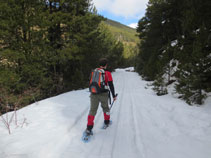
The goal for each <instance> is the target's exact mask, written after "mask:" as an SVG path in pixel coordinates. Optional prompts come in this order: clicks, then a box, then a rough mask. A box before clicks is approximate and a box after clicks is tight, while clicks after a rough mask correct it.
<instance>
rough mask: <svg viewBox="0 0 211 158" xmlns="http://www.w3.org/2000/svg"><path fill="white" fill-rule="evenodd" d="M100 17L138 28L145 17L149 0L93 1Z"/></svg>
mask: <svg viewBox="0 0 211 158" xmlns="http://www.w3.org/2000/svg"><path fill="white" fill-rule="evenodd" d="M92 2H93V4H94V5H95V7H96V8H97V11H98V13H99V14H100V15H102V16H104V17H106V18H109V19H112V20H115V21H118V22H120V23H122V24H125V25H128V26H131V27H136V26H137V23H138V21H139V20H140V19H141V18H142V17H143V16H144V14H145V9H146V7H147V3H148V0H92Z"/></svg>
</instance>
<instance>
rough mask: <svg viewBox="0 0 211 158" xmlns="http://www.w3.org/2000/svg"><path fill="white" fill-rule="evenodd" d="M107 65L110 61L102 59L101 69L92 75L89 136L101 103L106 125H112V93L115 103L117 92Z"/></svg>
mask: <svg viewBox="0 0 211 158" xmlns="http://www.w3.org/2000/svg"><path fill="white" fill-rule="evenodd" d="M107 65H108V61H107V59H106V58H102V59H100V60H99V66H100V67H99V68H96V69H95V70H94V71H92V74H91V78H90V86H89V90H90V92H91V94H90V103H91V105H90V111H89V115H88V123H87V128H86V133H87V134H92V128H93V126H94V118H95V115H96V113H97V109H98V106H99V103H101V107H102V109H103V112H104V124H105V125H107V126H108V125H109V123H110V109H109V105H108V99H109V97H110V92H111V94H112V97H113V100H114V101H115V100H116V98H117V97H116V96H115V90H114V85H113V79H112V75H111V72H109V71H108V70H106V68H107ZM94 80H95V81H96V82H95V81H94ZM100 82H101V85H99V83H100ZM96 84H98V85H96ZM108 87H109V89H110V92H109V89H108Z"/></svg>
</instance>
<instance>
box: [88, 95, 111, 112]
mask: <svg viewBox="0 0 211 158" xmlns="http://www.w3.org/2000/svg"><path fill="white" fill-rule="evenodd" d="M90 103H91V107H90V111H89V115H92V116H95V115H96V113H97V109H98V106H99V103H101V107H102V108H103V112H104V113H109V111H110V110H109V106H108V93H107V92H106V93H100V94H91V95H90Z"/></svg>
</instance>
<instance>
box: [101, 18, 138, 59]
mask: <svg viewBox="0 0 211 158" xmlns="http://www.w3.org/2000/svg"><path fill="white" fill-rule="evenodd" d="M103 23H104V24H105V25H106V26H107V27H108V29H109V30H110V32H111V34H112V35H114V37H115V38H116V39H117V40H119V41H121V42H122V43H123V44H124V57H125V58H130V57H134V56H135V54H136V53H137V49H138V48H137V44H138V42H139V38H138V36H136V34H137V33H136V29H133V28H131V27H128V26H126V25H123V24H121V23H119V22H116V21H113V20H110V19H107V20H106V21H104V22H103Z"/></svg>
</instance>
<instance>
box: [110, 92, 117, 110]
mask: <svg viewBox="0 0 211 158" xmlns="http://www.w3.org/2000/svg"><path fill="white" fill-rule="evenodd" d="M117 96H118V93H116V95H115V97H117ZM114 101H115V100H113V102H112V104H111V106H110V109H109V110H111V108H112V106H113V104H114Z"/></svg>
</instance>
